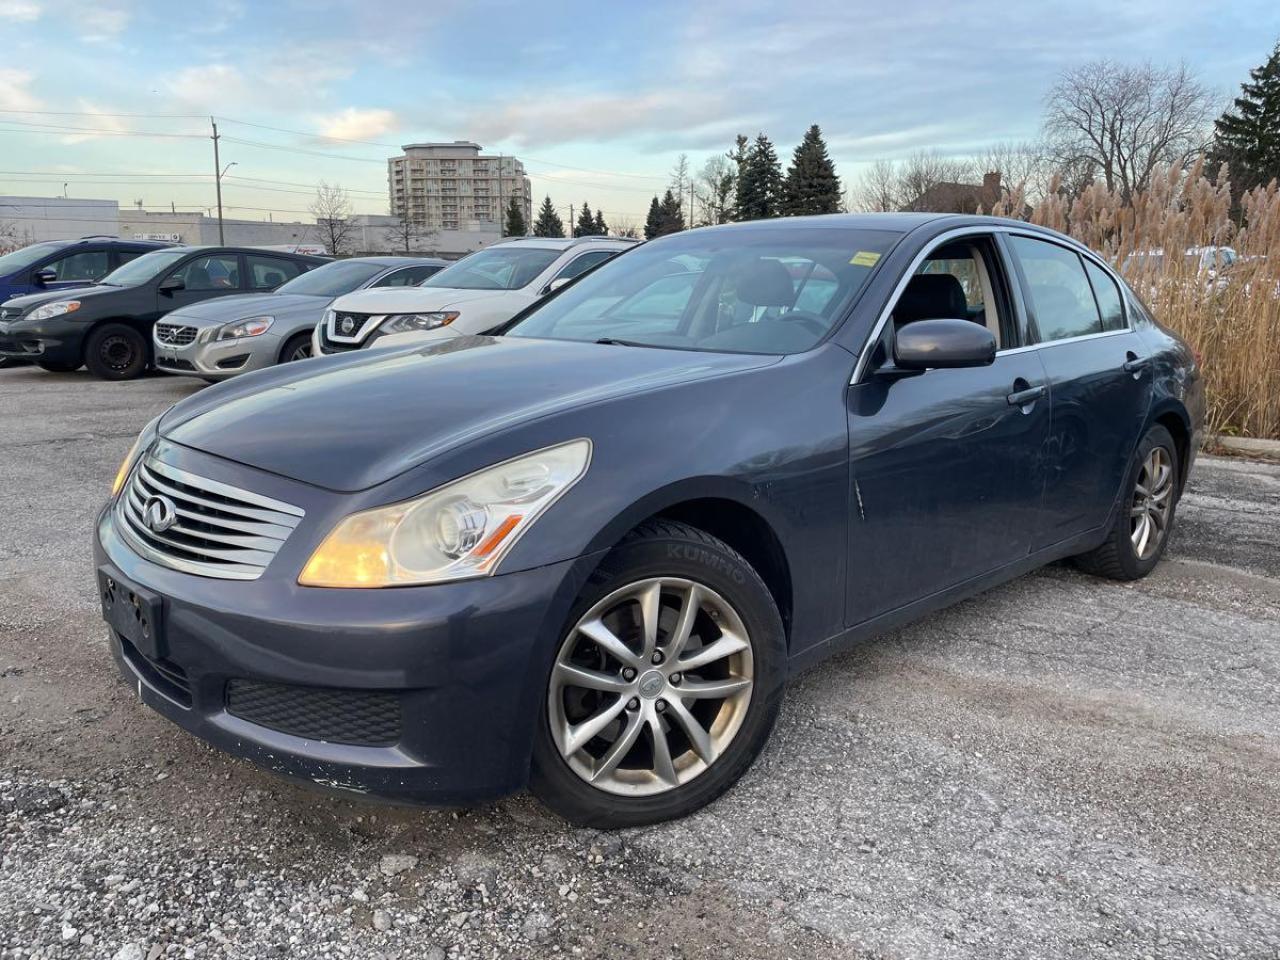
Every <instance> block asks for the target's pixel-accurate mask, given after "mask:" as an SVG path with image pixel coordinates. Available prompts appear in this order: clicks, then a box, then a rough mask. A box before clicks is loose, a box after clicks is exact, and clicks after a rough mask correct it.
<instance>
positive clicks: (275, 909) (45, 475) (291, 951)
mask: <svg viewBox="0 0 1280 960" xmlns="http://www.w3.org/2000/svg"><path fill="white" fill-rule="evenodd" d="M198 386H199V384H198V382H194V383H193V382H190V381H186V380H177V379H165V378H161V377H151V378H147V379H144V380H141V381H136V382H133V383H126V384H104V383H98V382H95V381H93V380H91V379H90V378H89V377H88V376H87V375H86V374H84V373H80V374H69V375H57V374H49V373H45V372H43V371H40V370H36V369H14V370H0V491H2V493H0V496H2V497H3V502H4V505H5V508H4V510H3V535H0V594H2V595H3V603H0V957H14V958H16V957H22V958H24V960H26V958H35V957H121V958H128V960H135V958H149V960H156V958H159V957H212V956H226V957H267V956H305V957H311V956H317V957H318V956H352V957H362V958H364V957H387V958H390V957H405V958H409V957H415V958H430V960H439V958H443V957H446V956H448V957H509V956H516V957H546V956H567V957H573V956H582V957H597V956H602V957H603V956H608V957H637V958H649V957H689V958H700V957H726V958H728V957H735V958H736V957H761V958H764V957H796V958H800V957H857V958H864V957H865V958H880V957H883V958H984V960H985V958H1002V957H1009V958H1013V957H1053V958H1065V957H1126V958H1127V957H1135V958H1142V957H1168V958H1175V957H1176V958H1185V957H1228V956H1230V957H1249V958H1255V957H1270V958H1277V957H1280V466H1276V465H1265V464H1259V463H1254V462H1250V461H1245V460H1224V459H1211V458H1203V459H1202V460H1201V461H1200V463H1199V464H1198V465H1197V468H1196V470H1195V472H1194V474H1193V476H1192V478H1191V481H1190V486H1189V489H1188V492H1187V494H1186V496H1185V498H1184V499H1183V501H1182V503H1181V505H1180V508H1179V516H1178V520H1177V528H1176V533H1175V536H1174V538H1173V540H1172V542H1171V544H1170V551H1169V554H1168V557H1167V559H1166V560H1165V562H1164V563H1162V564H1161V566H1160V567H1159V568H1158V569H1157V570H1156V572H1155V573H1154V574H1153V575H1152V576H1150V577H1149V578H1148V579H1146V580H1144V581H1141V582H1138V583H1134V584H1117V583H1112V582H1108V581H1103V580H1097V579H1093V578H1090V577H1088V576H1085V575H1083V574H1081V573H1079V572H1077V571H1076V570H1074V569H1073V568H1071V567H1070V566H1067V565H1055V566H1053V567H1050V568H1047V569H1045V570H1043V571H1040V572H1038V573H1036V574H1033V575H1030V576H1027V577H1024V578H1022V579H1021V580H1018V581H1016V582H1014V583H1011V584H1008V585H1006V586H1004V587H1001V588H999V589H996V590H993V591H990V592H988V593H986V594H983V595H982V596H979V597H977V598H974V599H972V600H970V601H967V602H965V603H963V604H961V605H959V606H958V607H955V608H953V609H951V610H948V611H946V612H943V613H940V614H937V615H934V616H932V617H930V618H928V619H927V620H924V621H922V622H920V623H917V624H915V625H912V626H909V627H907V628H905V629H902V630H899V631H897V632H895V633H893V634H892V635H890V636H887V637H884V638H881V639H880V640H878V641H875V642H873V643H870V644H868V645H865V646H863V647H861V648H859V649H857V650H854V651H852V652H849V653H846V654H843V655H841V656H839V657H837V658H836V659H834V660H832V661H829V662H827V663H826V664H823V665H822V666H820V667H818V668H817V669H815V670H813V671H811V672H809V673H808V674H806V675H805V676H803V677H801V678H800V679H799V680H797V681H796V682H795V683H794V684H793V686H792V688H791V689H790V691H789V693H788V698H787V701H786V704H785V706H784V709H783V712H782V717H781V719H780V721H779V724H778V727H777V729H776V731H775V734H774V737H773V740H772V743H771V744H770V746H769V747H768V749H767V750H766V752H765V754H764V756H763V757H762V758H761V760H760V762H758V763H757V764H756V766H755V767H754V768H753V769H752V770H751V771H750V773H749V774H748V775H747V776H746V778H745V779H744V781H743V782H742V783H741V784H740V785H739V786H738V787H737V788H736V789H735V790H733V791H732V792H731V793H730V794H728V795H727V796H726V797H725V798H724V799H723V800H721V801H720V802H718V803H716V804H714V805H713V806H712V807H710V808H709V809H707V810H705V811H702V812H701V813H699V814H697V815H695V816H693V817H690V818H689V819H687V820H684V821H681V822H677V823H671V824H665V825H662V826H658V827H652V828H646V829H642V830H632V831H624V832H620V833H613V834H600V833H597V832H595V831H589V830H580V829H574V828H571V827H567V826H565V825H564V824H562V823H561V822H559V821H557V820H556V819H555V818H553V817H552V816H551V815H549V814H548V813H546V812H545V811H544V810H543V809H542V808H541V807H540V806H539V805H538V804H537V803H536V802H535V801H533V800H532V799H530V798H528V797H524V796H520V797H514V798H511V799H509V800H506V801H503V802H501V803H498V804H495V805H493V806H490V807H485V808H482V809H478V810H469V811H456V812H454V811H438V810H420V809H406V808H395V807H386V806H377V805H373V804H370V803H364V802H359V801H353V800H347V799H342V798H333V797H330V796H326V795H321V794H317V793H313V792H310V791H308V790H306V789H305V788H302V787H298V786H294V785H292V784H289V783H285V782H282V781H280V780H278V779H275V778H274V777H272V776H270V775H268V774H266V773H263V772H260V771H258V770H256V769H254V768H252V767H250V766H249V765H247V764H245V763H242V762H240V761H236V760H232V759H229V758H227V757H225V756H223V755H221V754H219V753H217V752H215V751H213V750H211V749H209V748H207V747H205V746H204V745H203V744H202V743H200V742H199V741H197V740H195V739H194V738H192V737H190V736H189V735H187V734H185V733H183V732H181V731H179V730H178V729H176V728H174V727H172V726H171V725H169V724H168V723H167V722H166V721H164V720H162V719H161V718H160V717H159V716H156V715H154V714H152V713H151V712H149V711H148V710H146V709H144V708H142V707H140V706H139V705H138V703H137V702H136V699H135V697H134V696H133V695H132V693H131V691H130V690H129V689H128V688H127V687H126V686H125V685H124V684H123V683H121V682H120V681H119V680H118V679H117V677H116V673H115V668H114V666H113V665H112V663H111V661H110V659H109V656H108V653H107V646H106V634H105V628H104V627H103V625H102V623H101V622H100V621H99V615H98V608H97V599H96V594H95V588H94V585H93V579H92V570H91V562H90V558H91V551H90V529H91V524H92V519H93V516H94V514H95V512H96V510H97V509H98V507H99V506H100V504H101V502H102V500H103V499H104V497H105V496H106V493H107V487H108V485H109V483H110V480H111V477H112V475H113V473H114V471H115V469H116V466H117V464H118V462H119V460H120V458H121V457H122V456H123V455H124V452H125V450H126V449H127V448H128V446H129V445H130V443H131V442H132V440H133V438H134V436H135V435H136V434H137V432H138V430H139V429H140V428H141V427H142V425H143V424H144V423H145V422H146V421H147V420H148V419H150V418H151V417H153V416H155V415H156V414H157V413H159V412H160V411H161V410H162V409H163V408H164V407H165V406H166V405H167V404H169V403H171V402H173V401H174V400H176V399H178V398H180V397H182V396H185V395H187V394H189V393H191V392H192V391H193V390H195V389H197V387H198Z"/></svg>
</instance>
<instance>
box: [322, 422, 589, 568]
mask: <svg viewBox="0 0 1280 960" xmlns="http://www.w3.org/2000/svg"><path fill="white" fill-rule="evenodd" d="M590 462H591V441H590V440H587V439H581V440H572V441H570V442H569V443H563V444H560V445H558V446H554V447H547V448H546V449H543V450H538V451H536V452H534V453H530V454H526V455H525V456H522V457H517V458H516V459H514V460H508V461H506V462H505V463H500V464H497V465H496V466H493V467H488V468H486V469H484V470H481V471H479V472H477V473H473V474H471V475H470V476H467V477H463V478H462V479H461V480H455V481H454V482H453V483H449V484H446V485H445V486H443V487H439V488H438V489H436V490H433V491H431V492H430V493H427V494H424V495H423V496H421V497H418V498H417V499H415V500H406V501H405V502H403V503H393V504H391V505H390V506H386V507H378V508H376V509H373V510H364V511H361V512H360V513H353V514H352V515H351V516H349V517H347V518H346V519H345V520H342V521H341V522H339V523H338V525H337V526H336V527H334V528H333V530H332V531H331V532H330V533H329V535H328V536H327V537H325V539H324V541H323V542H322V543H321V544H320V546H319V547H317V548H316V551H315V553H313V554H312V555H311V559H310V560H308V561H307V564H306V566H305V567H303V569H302V573H301V575H300V576H299V577H298V583H300V584H302V585H303V586H306V587H390V586H407V585H410V584H424V583H444V582H447V581H450V580H463V579H466V578H468V577H479V576H485V575H488V574H492V573H493V572H494V571H495V570H496V568H497V566H498V564H499V563H501V561H502V558H503V557H504V556H506V555H507V553H508V552H509V551H510V549H511V548H512V546H514V545H515V542H516V541H517V540H518V539H519V538H520V537H521V536H522V535H523V534H524V532H525V531H526V530H527V529H529V527H530V526H532V525H533V523H534V521H535V520H537V518H538V517H539V516H540V515H541V514H542V513H543V512H544V511H545V510H546V509H547V508H548V507H550V506H551V505H552V504H553V503H555V502H556V500H558V499H559V498H560V497H561V496H563V495H564V493H565V491H566V490H568V489H569V488H570V487H572V486H573V485H574V484H575V483H577V482H578V480H580V479H581V478H582V476H583V474H585V473H586V471H587V466H588V464H589V463H590Z"/></svg>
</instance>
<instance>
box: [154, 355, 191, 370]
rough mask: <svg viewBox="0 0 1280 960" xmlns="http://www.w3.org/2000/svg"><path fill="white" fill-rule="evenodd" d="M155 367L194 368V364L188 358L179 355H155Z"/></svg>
mask: <svg viewBox="0 0 1280 960" xmlns="http://www.w3.org/2000/svg"><path fill="white" fill-rule="evenodd" d="M156 366H157V367H168V368H169V369H170V370H194V369H195V368H196V365H195V364H194V363H192V362H191V361H190V360H183V359H181V358H180V357H156Z"/></svg>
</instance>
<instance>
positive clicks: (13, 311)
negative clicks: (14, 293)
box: [0, 307, 22, 320]
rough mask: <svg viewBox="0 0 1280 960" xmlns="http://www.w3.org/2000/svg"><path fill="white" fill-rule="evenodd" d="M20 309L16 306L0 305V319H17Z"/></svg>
mask: <svg viewBox="0 0 1280 960" xmlns="http://www.w3.org/2000/svg"><path fill="white" fill-rule="evenodd" d="M20 316H22V311H21V310H19V309H18V308H17V307H0V320H17V319H18V318H19V317H20Z"/></svg>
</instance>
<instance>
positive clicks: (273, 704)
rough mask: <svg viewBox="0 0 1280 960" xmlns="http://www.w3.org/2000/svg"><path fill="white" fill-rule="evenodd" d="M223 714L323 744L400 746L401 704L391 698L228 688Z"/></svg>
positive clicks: (253, 685) (251, 683)
mask: <svg viewBox="0 0 1280 960" xmlns="http://www.w3.org/2000/svg"><path fill="white" fill-rule="evenodd" d="M226 696H227V712H228V713H230V714H232V715H233V716H236V717H239V718H240V719H241V720H247V721H249V722H250V723H256V724H257V725H258V726H260V727H267V728H269V729H271V730H277V731H279V732H280V733H287V734H289V735H290V736H294V737H305V738H306V739H308V740H319V741H322V742H324V743H345V744H352V745H356V746H389V745H391V744H394V743H397V742H398V741H399V740H400V700H399V699H398V698H397V697H396V696H395V695H394V694H390V693H378V692H374V691H369V690H337V689H332V688H327V687H295V686H290V685H287V684H283V683H263V682H261V681H258V680H239V679H237V680H230V681H228V682H227V692H226Z"/></svg>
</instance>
